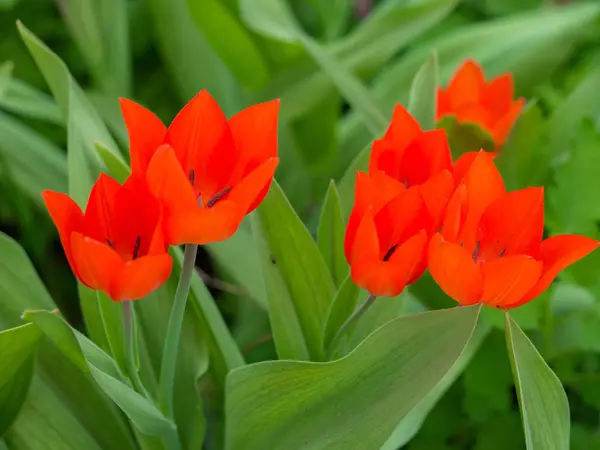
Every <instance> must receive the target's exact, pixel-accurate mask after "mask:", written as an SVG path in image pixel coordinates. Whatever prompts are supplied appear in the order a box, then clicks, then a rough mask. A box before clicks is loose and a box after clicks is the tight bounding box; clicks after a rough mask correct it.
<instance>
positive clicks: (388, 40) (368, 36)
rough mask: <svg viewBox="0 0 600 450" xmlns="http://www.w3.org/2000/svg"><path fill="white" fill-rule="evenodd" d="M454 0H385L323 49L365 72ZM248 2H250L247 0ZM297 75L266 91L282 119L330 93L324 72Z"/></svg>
mask: <svg viewBox="0 0 600 450" xmlns="http://www.w3.org/2000/svg"><path fill="white" fill-rule="evenodd" d="M457 3H458V2H457V0H425V1H419V2H404V1H390V2H386V3H385V4H382V6H380V7H378V8H376V9H375V11H373V13H372V14H370V15H369V16H368V17H367V18H366V19H365V20H364V21H362V22H361V23H360V24H359V25H358V26H357V27H356V28H355V29H354V30H353V31H352V32H351V33H350V34H348V36H346V37H344V38H343V39H341V40H339V41H338V42H336V43H332V44H331V45H330V46H327V47H326V48H325V49H324V50H325V51H327V52H328V53H329V54H330V55H331V56H332V57H334V58H335V59H336V60H337V61H338V62H339V64H340V65H341V66H342V67H343V68H344V70H346V71H348V72H350V73H353V74H355V75H360V76H364V75H368V74H370V73H372V72H375V71H376V70H378V69H380V68H381V67H382V65H383V64H385V63H386V62H387V61H388V60H390V59H391V58H392V57H393V56H394V55H396V54H397V53H398V52H399V51H400V50H402V49H403V48H404V47H405V46H407V45H408V44H410V43H411V42H412V41H413V40H414V39H415V38H416V37H418V36H419V35H420V34H422V33H423V32H425V31H427V30H428V29H430V28H431V27H433V26H434V25H436V24H437V23H439V22H440V21H442V20H443V19H444V18H445V17H446V16H447V15H448V14H449V13H450V11H452V9H453V8H454V7H455V6H456V4H457ZM248 4H249V5H252V4H253V3H252V1H251V0H248ZM415 70H416V69H415ZM413 73H414V72H413ZM298 75H299V76H298V77H297V79H294V80H292V82H290V81H289V80H285V82H281V81H278V82H277V81H275V82H274V83H273V86H272V88H271V89H269V90H268V92H269V94H270V96H276V97H281V98H282V103H281V106H282V109H281V116H282V117H283V118H294V117H298V116H301V115H303V114H305V113H306V112H307V111H310V110H311V109H313V108H314V107H315V105H316V104H317V103H318V102H319V101H321V99H322V98H324V97H326V96H327V95H328V94H329V93H331V92H332V89H333V83H332V82H333V80H332V79H331V78H330V77H328V75H326V74H325V73H322V72H317V71H314V70H312V71H308V72H307V71H303V72H302V73H298ZM390 111H391V110H390ZM355 155H356V153H353V154H352V155H349V156H348V158H347V159H345V162H344V164H343V165H342V168H341V169H340V170H343V169H345V168H346V167H347V165H348V163H349V161H350V160H351V159H352V158H353V157H354V156H355ZM345 157H346V155H342V158H345Z"/></svg>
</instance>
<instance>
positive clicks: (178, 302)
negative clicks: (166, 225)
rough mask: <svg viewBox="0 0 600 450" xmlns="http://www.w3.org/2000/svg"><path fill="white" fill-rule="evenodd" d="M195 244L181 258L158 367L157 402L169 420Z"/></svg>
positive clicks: (193, 265)
mask: <svg viewBox="0 0 600 450" xmlns="http://www.w3.org/2000/svg"><path fill="white" fill-rule="evenodd" d="M197 250H198V246H197V245H196V244H187V245H186V246H185V253H184V256H183V264H182V266H181V273H180V274H179V283H178V284H177V291H176V292H175V298H174V299H173V309H172V310H171V317H170V318H169V324H168V325H167V336H166V338H165V346H164V349H163V356H162V362H161V367H160V392H159V394H160V395H159V400H160V405H161V408H162V410H163V413H164V414H165V415H166V416H167V417H168V418H170V419H173V385H174V381H175V366H176V363H177V350H178V348H179V338H180V336H181V327H182V325H183V317H184V314H185V305H186V303H187V298H188V293H189V291H190V285H191V283H192V275H193V274H194V267H195V263H196V252H197Z"/></svg>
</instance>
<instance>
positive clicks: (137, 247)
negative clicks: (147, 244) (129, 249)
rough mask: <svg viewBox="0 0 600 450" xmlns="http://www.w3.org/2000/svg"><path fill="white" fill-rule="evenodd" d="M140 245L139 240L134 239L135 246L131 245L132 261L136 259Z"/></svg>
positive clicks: (138, 238)
mask: <svg viewBox="0 0 600 450" xmlns="http://www.w3.org/2000/svg"><path fill="white" fill-rule="evenodd" d="M140 243H141V239H140V237H139V236H138V237H137V238H135V244H134V245H133V257H132V259H137V257H138V253H139V251H140Z"/></svg>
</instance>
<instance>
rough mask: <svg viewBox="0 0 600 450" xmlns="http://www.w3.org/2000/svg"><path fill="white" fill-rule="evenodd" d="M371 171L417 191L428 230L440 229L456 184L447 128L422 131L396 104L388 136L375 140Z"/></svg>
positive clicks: (401, 107)
mask: <svg viewBox="0 0 600 450" xmlns="http://www.w3.org/2000/svg"><path fill="white" fill-rule="evenodd" d="M369 173H370V174H372V175H373V174H375V173H382V174H385V176H387V177H388V178H390V180H389V181H388V182H389V183H390V184H394V185H398V184H400V185H402V186H404V187H405V188H407V189H415V190H417V191H418V192H419V195H420V197H421V199H422V201H423V202H424V204H425V207H426V209H427V211H428V213H429V216H430V223H429V225H428V226H426V227H425V229H426V230H427V231H428V232H430V233H433V232H434V231H435V230H437V228H438V227H439V223H440V221H441V217H442V213H443V211H444V208H445V207H446V203H447V202H448V200H449V199H450V196H451V195H452V192H453V191H454V186H455V185H454V178H453V175H452V154H451V153H450V147H449V146H448V141H447V139H446V132H445V130H443V129H438V130H431V131H422V130H421V127H420V126H419V124H418V123H417V121H416V120H415V119H414V118H413V117H412V116H411V115H410V113H409V112H408V111H407V110H406V109H405V108H404V107H403V106H402V105H400V104H398V105H396V108H395V110H394V114H393V116H392V121H391V123H390V126H389V128H388V129H387V131H386V133H385V135H384V136H383V138H382V139H379V140H375V141H374V142H373V149H372V152H371V158H370V161H369Z"/></svg>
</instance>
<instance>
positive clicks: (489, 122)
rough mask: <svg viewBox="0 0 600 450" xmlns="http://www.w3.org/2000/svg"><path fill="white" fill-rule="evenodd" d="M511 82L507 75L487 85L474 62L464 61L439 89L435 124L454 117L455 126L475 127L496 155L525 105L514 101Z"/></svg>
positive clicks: (508, 74) (509, 76)
mask: <svg viewBox="0 0 600 450" xmlns="http://www.w3.org/2000/svg"><path fill="white" fill-rule="evenodd" d="M513 97H514V81H513V76H512V74H510V73H507V74H503V75H500V76H499V77H496V78H494V79H492V80H491V81H489V82H486V80H485V76H484V73H483V70H482V69H481V67H480V66H479V65H478V64H477V62H475V61H473V60H470V59H469V60H467V61H465V62H464V63H463V64H462V66H460V68H459V69H458V70H457V71H456V73H455V74H454V77H453V78H452V79H451V80H450V83H449V84H448V88H447V89H445V90H444V89H443V88H441V87H440V88H438V95H437V113H436V117H437V120H438V121H440V120H441V119H443V118H444V117H447V116H453V117H455V118H456V120H457V122H458V123H475V124H477V125H478V126H479V127H481V128H482V129H483V130H485V131H487V132H488V133H489V134H490V135H491V137H492V139H493V140H494V144H495V148H496V151H497V150H499V149H500V147H502V146H503V145H504V143H505V142H506V139H507V138H508V135H509V133H510V130H511V128H512V127H513V125H514V123H515V121H516V120H517V118H518V117H519V114H520V113H521V109H522V108H523V105H524V103H525V100H524V99H523V98H519V99H517V100H513Z"/></svg>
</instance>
